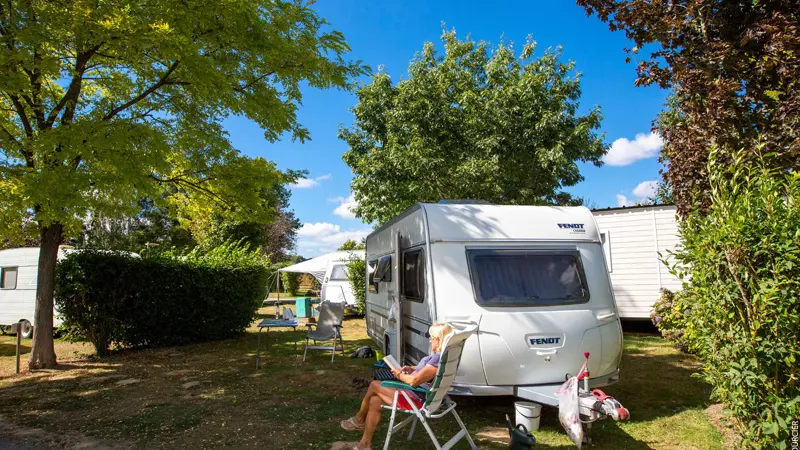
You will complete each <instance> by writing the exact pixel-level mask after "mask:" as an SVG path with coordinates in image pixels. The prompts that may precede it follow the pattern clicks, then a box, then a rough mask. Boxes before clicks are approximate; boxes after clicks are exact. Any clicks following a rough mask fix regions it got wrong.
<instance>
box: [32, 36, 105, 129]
mask: <svg viewBox="0 0 800 450" xmlns="http://www.w3.org/2000/svg"><path fill="white" fill-rule="evenodd" d="M102 45H103V43H102V42H101V43H100V44H98V45H96V46H94V47H93V48H91V49H89V50H87V51H85V52H83V53H79V54H78V57H77V58H76V59H75V73H74V74H73V75H72V81H70V83H69V87H68V88H67V92H65V93H64V96H63V97H61V100H59V102H58V104H57V105H56V106H55V107H54V108H53V110H52V111H50V114H49V115H48V117H47V120H46V122H45V125H46V127H47V128H50V127H52V126H53V123H54V122H55V121H56V117H58V114H59V113H60V112H61V109H62V108H64V107H66V109H65V110H64V115H63V116H62V117H61V123H62V124H67V123H71V122H72V119H73V118H74V116H75V109H76V108H77V105H78V98H79V97H80V93H81V83H82V81H83V74H84V73H85V72H86V68H87V65H88V63H89V60H90V59H91V58H92V56H94V54H95V53H96V52H97V50H99V49H100V47H101V46H102ZM67 105H69V106H67Z"/></svg>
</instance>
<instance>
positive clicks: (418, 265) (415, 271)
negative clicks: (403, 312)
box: [403, 250, 425, 302]
mask: <svg viewBox="0 0 800 450" xmlns="http://www.w3.org/2000/svg"><path fill="white" fill-rule="evenodd" d="M403 296H404V297H405V298H406V299H407V300H412V301H416V302H421V301H423V300H425V258H424V253H422V250H411V251H409V252H406V253H404V254H403Z"/></svg>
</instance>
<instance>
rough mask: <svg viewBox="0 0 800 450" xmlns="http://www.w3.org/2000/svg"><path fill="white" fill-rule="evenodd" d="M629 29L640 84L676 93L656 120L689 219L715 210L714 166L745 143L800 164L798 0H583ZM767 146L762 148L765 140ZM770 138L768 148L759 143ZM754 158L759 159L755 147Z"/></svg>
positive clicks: (781, 161)
mask: <svg viewBox="0 0 800 450" xmlns="http://www.w3.org/2000/svg"><path fill="white" fill-rule="evenodd" d="M578 4H579V5H581V6H583V7H584V8H585V9H586V12H587V14H596V15H597V16H598V17H599V18H600V19H601V20H603V21H605V22H608V24H609V28H610V29H611V30H622V31H624V32H625V34H626V36H627V37H628V38H629V39H630V40H632V41H633V43H634V44H635V46H634V47H633V48H631V49H630V50H628V51H629V52H631V53H638V52H639V51H640V50H649V49H652V52H651V53H650V55H649V56H647V57H644V58H642V59H641V61H640V62H639V64H638V67H637V72H638V78H637V80H636V84H637V85H643V86H647V85H652V84H655V85H658V86H660V87H662V88H665V89H671V90H672V93H673V95H672V96H671V98H670V99H669V101H668V103H667V109H666V110H665V111H664V112H663V113H662V114H661V115H660V117H659V118H658V120H657V121H656V122H655V123H654V128H655V129H656V130H657V131H658V132H659V133H660V134H661V136H662V137H663V139H664V147H663V149H662V163H664V165H665V167H666V169H667V170H665V171H664V180H665V181H666V182H668V184H669V185H670V186H671V187H672V189H673V191H674V195H675V204H676V205H677V207H678V212H679V214H681V215H682V216H685V215H687V214H688V213H689V212H690V211H692V210H693V209H694V208H695V207H699V208H700V209H701V210H706V209H707V208H708V207H709V206H710V202H711V192H710V185H709V173H708V171H707V163H708V156H709V149H711V148H712V146H716V147H717V149H718V150H717V151H718V155H717V158H718V160H717V161H718V163H719V164H720V165H721V167H723V168H724V167H725V166H726V165H727V164H730V163H731V161H732V154H733V153H735V152H737V151H738V150H739V149H741V148H749V149H756V148H758V147H762V148H763V149H764V151H766V152H768V153H770V152H774V153H775V154H776V155H777V157H776V158H769V163H770V164H773V165H774V167H776V168H778V169H788V170H795V171H796V170H798V169H800V139H798V136H800V114H798V111H800V51H798V50H797V49H798V48H800V27H798V26H797V24H798V23H800V8H799V7H798V5H797V1H795V0H765V1H729V0H684V1H675V0H651V1H641V0H578ZM757 144H758V145H757ZM760 144H763V145H760ZM751 156H752V158H753V161H752V162H753V163H756V162H757V161H756V160H757V159H758V158H759V155H758V154H757V153H756V152H754V151H753V152H751Z"/></svg>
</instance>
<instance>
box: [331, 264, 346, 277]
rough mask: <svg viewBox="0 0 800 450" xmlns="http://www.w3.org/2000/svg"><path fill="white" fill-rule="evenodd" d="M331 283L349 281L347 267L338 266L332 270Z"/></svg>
mask: <svg viewBox="0 0 800 450" xmlns="http://www.w3.org/2000/svg"><path fill="white" fill-rule="evenodd" d="M330 281H347V266H345V265H344V264H336V265H335V266H333V268H331V278H330Z"/></svg>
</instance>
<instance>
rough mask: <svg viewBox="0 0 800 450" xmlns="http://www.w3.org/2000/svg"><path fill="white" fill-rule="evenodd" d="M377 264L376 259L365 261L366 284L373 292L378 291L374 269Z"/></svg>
mask: <svg viewBox="0 0 800 450" xmlns="http://www.w3.org/2000/svg"><path fill="white" fill-rule="evenodd" d="M377 266H378V260H377V259H373V260H372V261H369V262H368V263H367V272H369V278H368V279H367V284H368V285H369V291H370V292H372V293H373V294H376V293H377V292H378V283H377V282H376V281H375V269H376V268H377Z"/></svg>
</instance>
